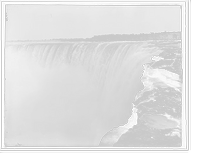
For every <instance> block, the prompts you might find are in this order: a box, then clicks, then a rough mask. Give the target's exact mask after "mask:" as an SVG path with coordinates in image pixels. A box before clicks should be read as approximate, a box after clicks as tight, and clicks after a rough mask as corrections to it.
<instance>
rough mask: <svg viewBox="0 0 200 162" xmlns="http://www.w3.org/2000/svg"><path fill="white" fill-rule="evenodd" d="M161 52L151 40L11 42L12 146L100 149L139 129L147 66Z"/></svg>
mask: <svg viewBox="0 0 200 162" xmlns="http://www.w3.org/2000/svg"><path fill="white" fill-rule="evenodd" d="M161 52H162V50H161V49H160V48H159V47H157V46H155V45H154V44H152V43H151V41H141V42H138V41H136V42H131V41H130V42H9V43H7V44H6V48H5V112H4V114H5V135H4V136H5V144H6V146H66V147H68V146H75V147H88V146H94V147H96V146H99V143H100V141H101V139H102V137H103V136H104V135H105V134H106V133H107V132H109V131H110V130H112V129H113V128H118V127H120V128H121V127H123V126H125V127H126V128H127V130H128V129H129V128H131V127H133V125H134V124H130V123H128V121H130V119H131V118H133V116H134V115H133V112H134V111H133V105H132V103H133V101H134V99H135V97H136V95H137V93H138V92H139V91H141V90H142V89H143V84H142V82H141V77H142V74H143V70H144V67H143V65H144V64H146V63H149V62H151V58H152V57H154V56H156V55H159V54H160V53H161ZM134 119H135V120H137V119H136V117H135V118H134ZM134 119H132V120H131V121H133V120H134ZM134 122H136V121H134ZM134 122H133V123H134ZM127 125H128V127H127ZM123 131H124V130H123ZM123 131H122V132H123Z"/></svg>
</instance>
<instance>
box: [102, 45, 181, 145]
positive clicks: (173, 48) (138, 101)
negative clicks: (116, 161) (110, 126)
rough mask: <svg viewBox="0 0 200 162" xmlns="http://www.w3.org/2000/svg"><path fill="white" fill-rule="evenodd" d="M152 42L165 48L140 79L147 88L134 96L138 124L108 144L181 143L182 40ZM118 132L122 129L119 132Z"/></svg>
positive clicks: (145, 67) (145, 68)
mask: <svg viewBox="0 0 200 162" xmlns="http://www.w3.org/2000/svg"><path fill="white" fill-rule="evenodd" d="M151 45H152V46H156V47H159V48H160V49H161V50H163V52H162V53H161V54H160V55H159V56H155V57H153V58H152V62H151V63H147V64H145V65H144V73H143V77H142V78H141V81H142V82H143V85H144V89H143V90H142V91H140V92H139V93H138V94H137V96H136V97H135V101H134V102H133V104H134V109H136V110H137V122H136V123H137V124H135V125H134V126H132V127H131V128H130V129H127V130H126V132H122V133H121V136H120V137H119V138H118V139H117V140H115V142H114V141H113V143H112V144H111V143H109V144H108V145H106V137H107V139H108V138H111V136H113V137H114V135H113V132H120V129H121V128H120V129H118V131H117V128H116V129H115V130H114V131H111V134H112V135H111V136H109V133H108V134H107V135H106V136H105V139H102V143H101V145H100V146H116V147H180V146H181V145H182V138H181V136H182V135H181V117H182V101H181V100H182V59H181V58H182V57H181V42H179V41H154V42H152V44H151ZM118 134H119V133H118Z"/></svg>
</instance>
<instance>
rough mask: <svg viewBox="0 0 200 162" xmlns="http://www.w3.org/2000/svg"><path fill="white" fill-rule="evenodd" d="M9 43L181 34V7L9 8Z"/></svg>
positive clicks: (8, 6)
mask: <svg viewBox="0 0 200 162" xmlns="http://www.w3.org/2000/svg"><path fill="white" fill-rule="evenodd" d="M6 12H7V17H8V21H7V22H6V40H7V41H10V40H44V39H59V38H90V37H93V36H94V35H103V34H139V33H150V32H163V31H180V30H181V19H180V18H181V10H180V7H179V6H164V7H163V6H128V7H121V6H117V7H113V6H112V7H110V6H107V7H106V6H100V7H99V6H67V5H7V6H6Z"/></svg>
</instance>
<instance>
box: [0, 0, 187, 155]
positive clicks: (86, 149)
mask: <svg viewBox="0 0 200 162" xmlns="http://www.w3.org/2000/svg"><path fill="white" fill-rule="evenodd" d="M40 1H41V0H30V1H27V0H20V2H40ZM1 2H17V0H12V1H6V0H1ZM42 2H55V1H54V0H43V1H42ZM59 2H68V1H66V0H59ZM69 2H107V0H101V1H97V0H87V1H84V0H70V1H69ZM109 2H123V1H119V0H109ZM125 2H152V1H151V0H140V1H133V0H126V1H125ZM153 2H162V1H158V0H154V1H153ZM163 2H185V9H186V15H185V18H186V21H185V23H186V24H185V25H186V32H185V41H186V42H185V45H186V46H185V47H186V50H185V52H186V55H185V56H186V57H185V83H186V87H185V95H186V105H185V106H186V111H185V113H186V149H182V148H181V149H178V148H169V149H163V148H161V149H158V148H155V149H154V148H151V149H140V148H138V149H136V148H113V149H112V148H55V149H54V148H27V149H25V148H20V147H19V148H0V151H94V152H95V151H116V152H117V151H188V150H189V138H190V137H189V0H184V1H183V0H176V1H174V0H168V1H163ZM0 47H1V45H0ZM0 61H1V57H0ZM1 68H2V67H1ZM0 74H1V70H0ZM0 90H2V89H1V88H0ZM0 95H1V94H0ZM0 97H1V96H0ZM1 99H2V97H1ZM1 105H2V100H1ZM1 112H2V111H0V116H2V115H1ZM1 121H2V120H0V125H1V126H2V123H1ZM0 131H2V129H1V130H0ZM1 137H2V132H1V135H0V138H1ZM1 139H2V138H1ZM1 142H2V140H0V146H1Z"/></svg>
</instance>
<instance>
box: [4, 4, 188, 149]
mask: <svg viewBox="0 0 200 162" xmlns="http://www.w3.org/2000/svg"><path fill="white" fill-rule="evenodd" d="M187 2H188V1H183V2H182V1H177V2H167V1H166V2H162V1H156V2H151V1H148V2H143V1H140V2H136V1H135V2H134V1H125V2H120V1H118V2H112V1H111V2H105V1H102V2H100V1H99V2H95V1H94V2H93V1H91V2H87V1H86V2H84V1H83V2H78V1H77V2H76V1H74V2H73V1H63V2H56V1H50V2H47V1H46V2H40V1H36V2H34V1H33V2H28V1H24V2H17V1H14V2H12V1H9V2H6V1H5V2H2V3H1V4H2V5H1V9H2V15H3V17H2V45H1V47H2V54H1V55H2V57H1V59H2V60H1V63H2V68H1V74H2V75H1V76H2V77H1V79H2V96H1V97H2V107H1V119H2V120H1V130H2V131H1V150H3V151H9V150H19V151H20V150H34V149H36V150H37V149H40V150H56V149H58V150H64V151H68V150H74V151H76V150H82V151H87V150H90V151H92V150H99V151H101V150H104V151H109V150H114V151H115V150H119V151H120V150H121V151H123V150H128V151H130V150H132V151H134V150H147V151H148V150H188V147H189V137H188V136H189V128H188V125H189V115H188V114H189V101H188V100H189V99H188V98H189V97H188V95H189V70H188V68H189V65H188V64H189V62H188V60H189V50H188V40H189V36H188V33H189V32H188V30H189V29H188V22H189V20H188V12H189V11H188V3H187Z"/></svg>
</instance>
